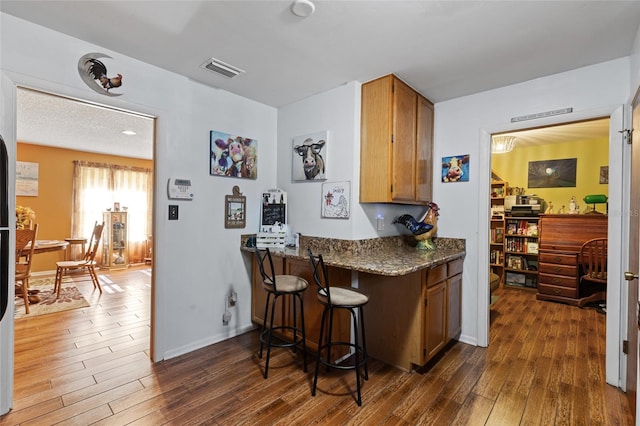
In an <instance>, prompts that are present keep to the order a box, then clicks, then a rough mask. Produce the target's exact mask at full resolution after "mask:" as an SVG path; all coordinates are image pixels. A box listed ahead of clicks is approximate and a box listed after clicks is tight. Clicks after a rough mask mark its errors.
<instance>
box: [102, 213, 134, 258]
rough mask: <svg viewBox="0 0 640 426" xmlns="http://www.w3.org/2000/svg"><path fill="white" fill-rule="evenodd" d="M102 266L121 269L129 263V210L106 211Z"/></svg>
mask: <svg viewBox="0 0 640 426" xmlns="http://www.w3.org/2000/svg"><path fill="white" fill-rule="evenodd" d="M102 217H103V220H104V230H103V231H102V264H101V265H100V267H101V268H105V269H120V268H126V267H127V266H128V264H129V255H128V250H127V248H128V243H129V240H128V239H127V232H128V229H127V227H128V223H127V212H104V213H103V215H102Z"/></svg>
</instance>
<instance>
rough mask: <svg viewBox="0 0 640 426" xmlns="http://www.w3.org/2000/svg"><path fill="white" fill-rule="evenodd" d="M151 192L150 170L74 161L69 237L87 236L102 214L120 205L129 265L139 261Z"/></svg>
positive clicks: (147, 229)
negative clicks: (124, 219)
mask: <svg viewBox="0 0 640 426" xmlns="http://www.w3.org/2000/svg"><path fill="white" fill-rule="evenodd" d="M152 193H153V183H152V173H151V169H145V168H141V167H129V166H121V165H115V164H104V163H90V162H86V161H74V176H73V216H72V219H71V228H72V229H71V231H72V235H74V236H85V235H91V232H92V230H93V225H94V223H95V222H96V221H98V222H102V220H103V219H102V216H103V213H104V212H105V211H106V210H107V209H108V208H113V204H114V203H115V202H117V203H120V206H121V208H124V207H126V208H127V213H128V214H127V216H128V224H129V229H128V233H127V234H128V238H129V242H128V243H129V245H128V246H129V259H130V262H132V263H138V262H143V260H144V257H145V244H146V241H147V237H148V236H149V235H150V234H151V199H152Z"/></svg>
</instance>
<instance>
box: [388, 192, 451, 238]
mask: <svg viewBox="0 0 640 426" xmlns="http://www.w3.org/2000/svg"><path fill="white" fill-rule="evenodd" d="M427 207H428V208H427V211H426V213H425V214H424V215H423V216H422V217H421V218H420V220H416V219H415V218H414V217H413V216H411V215H409V214H403V215H402V216H400V217H398V218H396V219H395V220H394V221H393V222H392V223H399V224H401V225H404V226H405V227H406V228H407V229H408V230H409V231H411V233H412V234H413V238H414V239H415V240H416V241H417V242H418V244H417V245H416V248H418V249H421V250H434V249H435V248H436V246H435V244H434V243H433V240H432V238H433V237H434V236H435V235H436V232H437V231H438V216H439V215H440V213H438V211H439V210H440V209H439V208H438V205H437V204H436V203H434V202H432V201H430V202H429V203H427Z"/></svg>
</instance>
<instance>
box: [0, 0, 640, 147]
mask: <svg viewBox="0 0 640 426" xmlns="http://www.w3.org/2000/svg"><path fill="white" fill-rule="evenodd" d="M290 5H291V2H290V1H268V0H263V1H82V2H78V1H10V0H2V1H1V2H0V11H2V12H5V13H8V14H11V15H14V16H16V17H19V18H22V19H25V20H28V21H31V22H34V23H36V24H40V25H43V26H45V27H49V28H51V29H54V30H57V31H60V32H63V33H66V34H69V35H71V36H74V37H77V38H80V39H82V40H85V41H88V42H90V43H93V44H96V45H98V46H103V47H104V48H105V49H109V50H112V51H115V52H118V53H121V54H123V55H127V56H130V57H133V58H136V59H139V60H141V61H144V62H146V63H149V64H153V65H156V66H158V67H161V68H164V69H167V70H170V71H173V72H176V73H178V74H181V75H184V76H187V77H188V78H190V79H192V80H195V81H198V82H201V83H203V84H206V85H209V86H211V87H215V88H220V89H224V90H227V91H229V92H232V93H236V94H238V95H240V96H244V97H246V98H249V99H253V100H255V101H258V102H261V103H264V104H267V105H271V106H274V107H281V106H284V105H287V104H290V103H292V102H296V101H298V100H301V99H304V98H306V97H309V96H311V95H314V94H316V93H320V92H323V91H326V90H329V89H332V88H335V87H337V86H339V85H341V84H344V83H346V82H349V81H354V80H355V81H360V82H365V81H368V80H370V79H373V78H376V77H379V76H381V75H385V74H388V73H391V72H393V73H395V74H396V75H398V76H399V77H400V78H402V79H403V80H405V81H406V82H407V83H408V84H409V85H411V86H412V87H413V88H415V89H416V90H418V91H419V92H420V93H422V94H423V95H425V96H426V97H428V98H429V99H431V100H432V101H433V102H436V103H437V102H441V101H445V100H448V99H453V98H457V97H460V96H464V95H469V94H473V93H478V92H481V91H486V90H490V89H494V88H497V87H502V86H505V85H509V84H514V83H518V82H523V81H527V80H531V79H535V78H539V77H543V76H546V75H551V74H555V73H559V72H563V71H568V70H572V69H575V68H579V67H583V66H586V65H591V64H595V63H599V62H603V61H607V60H611V59H615V58H619V57H624V56H628V55H629V54H630V53H631V49H632V45H633V41H634V37H635V34H636V31H637V29H638V23H639V22H640V2H637V1H339V0H338V1H326V0H325V1H320V0H318V1H315V6H316V8H315V9H316V10H315V13H314V14H312V15H311V16H309V17H306V18H300V17H297V16H294V15H293V14H292V13H290V10H289V8H290ZM71 11H72V13H70V12H71ZM108 23H112V24H111V25H109V24H108ZM123 29H125V30H124V31H123ZM83 53H84V52H83ZM112 56H114V60H115V61H116V62H117V56H116V55H112ZM211 57H215V58H217V59H219V60H222V61H224V62H226V63H229V64H231V65H234V66H236V67H238V68H241V69H243V70H245V71H246V72H245V73H242V74H240V75H239V76H238V77H235V78H227V77H223V76H221V75H218V74H216V73H213V72H211V71H208V70H206V69H203V68H202V67H201V65H202V64H203V63H204V62H205V61H206V60H207V59H209V58H211ZM113 72H114V73H115V72H118V73H122V74H123V75H124V77H123V82H124V83H123V86H122V87H121V88H120V90H121V91H122V92H124V93H126V83H127V75H132V74H133V73H128V72H127V70H126V69H122V70H121V69H118V70H114V71H113ZM35 122H36V123H37V120H35ZM54 122H55V119H54ZM97 135H98V134H97V133H95V132H94V134H93V137H96V136H97ZM86 137H91V135H89V136H85V138H86ZM97 144H98V143H97V142H96V145H97Z"/></svg>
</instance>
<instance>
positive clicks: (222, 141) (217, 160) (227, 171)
mask: <svg viewBox="0 0 640 426" xmlns="http://www.w3.org/2000/svg"><path fill="white" fill-rule="evenodd" d="M209 139H210V140H209V154H210V163H209V174H210V175H217V176H229V177H236V178H248V179H256V178H257V177H258V141H256V140H255V139H250V138H245V137H242V136H237V135H231V134H229V133H222V132H218V131H215V130H211V132H210V135H209Z"/></svg>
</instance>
